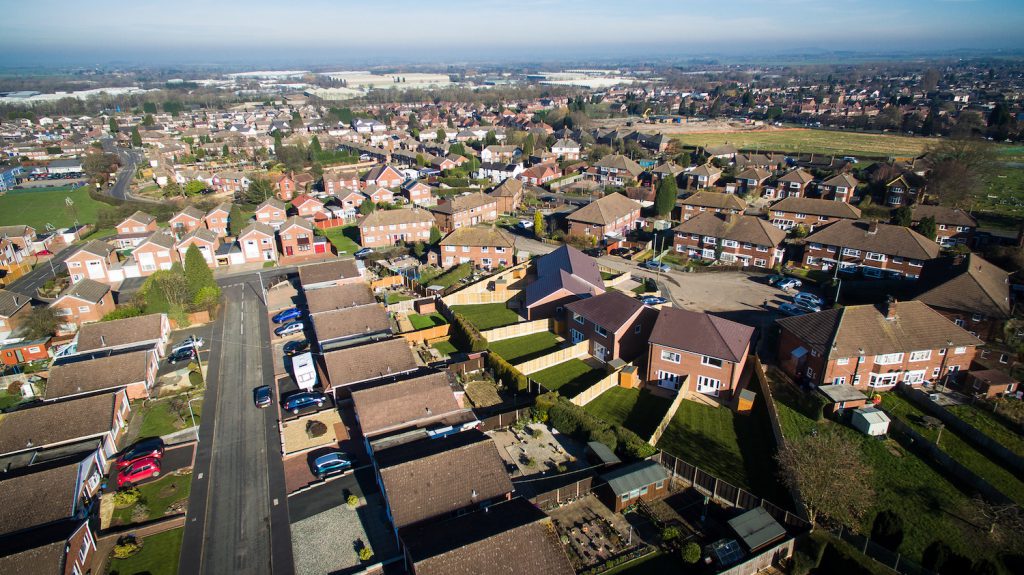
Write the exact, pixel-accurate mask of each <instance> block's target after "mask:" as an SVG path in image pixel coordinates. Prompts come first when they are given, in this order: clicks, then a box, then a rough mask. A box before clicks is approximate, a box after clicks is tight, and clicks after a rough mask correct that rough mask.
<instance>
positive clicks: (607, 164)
mask: <svg viewBox="0 0 1024 575" xmlns="http://www.w3.org/2000/svg"><path fill="white" fill-rule="evenodd" d="M594 165H595V166H597V167H598V168H612V169H616V170H619V171H626V172H629V174H631V175H632V176H633V177H636V176H639V175H640V174H642V173H643V172H644V169H643V168H641V167H640V164H638V163H636V162H634V161H633V160H631V159H629V158H628V157H626V156H623V155H622V154H611V155H608V156H605V157H603V158H601V159H600V160H598V161H597V163H596V164H594Z"/></svg>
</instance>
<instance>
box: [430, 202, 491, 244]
mask: <svg viewBox="0 0 1024 575" xmlns="http://www.w3.org/2000/svg"><path fill="white" fill-rule="evenodd" d="M430 211H431V212H433V213H434V218H435V219H436V220H437V227H438V229H440V230H441V233H445V234H447V233H449V232H451V231H452V230H455V229H457V228H461V227H464V226H475V225H477V224H485V223H489V222H493V221H494V220H496V219H497V218H498V200H497V199H495V198H493V197H491V196H488V195H487V194H484V193H483V192H477V193H475V194H466V195H464V196H456V197H454V198H451V199H449V200H447V201H442V202H439V203H438V204H437V205H436V206H434V207H432V208H430Z"/></svg>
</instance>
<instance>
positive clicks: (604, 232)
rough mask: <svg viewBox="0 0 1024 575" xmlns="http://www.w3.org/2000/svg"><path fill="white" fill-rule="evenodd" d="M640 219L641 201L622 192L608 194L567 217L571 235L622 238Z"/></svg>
mask: <svg viewBox="0 0 1024 575" xmlns="http://www.w3.org/2000/svg"><path fill="white" fill-rule="evenodd" d="M639 220H640V203H639V202H637V201H635V200H631V199H629V198H627V197H626V196H624V195H622V194H608V195H606V196H604V197H601V198H598V199H597V200H595V201H593V202H590V203H589V204H587V205H585V206H583V207H582V208H580V209H578V210H576V211H575V212H572V213H571V214H569V215H568V216H567V217H566V221H567V222H568V223H569V235H570V236H583V237H586V236H591V237H595V238H597V239H598V241H601V240H603V239H605V238H607V237H614V238H618V239H622V238H623V237H625V236H626V235H627V234H628V233H629V232H630V231H631V230H633V229H635V228H636V226H637V222H638V221H639Z"/></svg>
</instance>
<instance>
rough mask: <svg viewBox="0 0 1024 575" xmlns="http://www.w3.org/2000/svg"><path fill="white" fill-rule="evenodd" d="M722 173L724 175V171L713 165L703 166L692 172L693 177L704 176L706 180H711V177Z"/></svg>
mask: <svg viewBox="0 0 1024 575" xmlns="http://www.w3.org/2000/svg"><path fill="white" fill-rule="evenodd" d="M721 173H722V170H719V169H718V168H716V167H715V166H712V165H711V164H704V165H702V166H697V167H696V168H694V169H693V170H692V171H691V172H690V174H691V175H694V176H704V177H706V178H710V177H711V176H717V175H719V174H721Z"/></svg>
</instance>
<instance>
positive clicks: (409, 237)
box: [359, 208, 435, 248]
mask: <svg viewBox="0 0 1024 575" xmlns="http://www.w3.org/2000/svg"><path fill="white" fill-rule="evenodd" d="M434 224H435V219H434V216H433V215H432V214H431V212H428V211H426V210H423V209H420V208H412V209H408V210H405V209H403V210H376V211H374V212H373V213H371V214H370V215H368V216H366V217H365V218H363V221H362V222H360V223H359V244H360V245H361V246H363V247H365V248H379V247H383V246H392V245H395V244H397V243H400V242H409V243H412V242H426V241H429V240H430V228H432V227H434Z"/></svg>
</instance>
